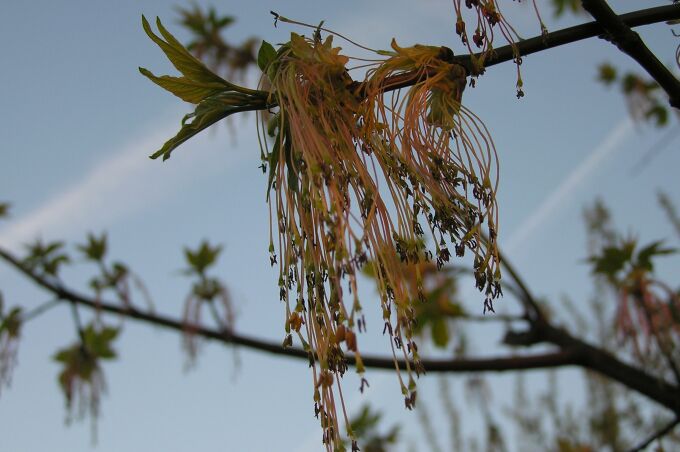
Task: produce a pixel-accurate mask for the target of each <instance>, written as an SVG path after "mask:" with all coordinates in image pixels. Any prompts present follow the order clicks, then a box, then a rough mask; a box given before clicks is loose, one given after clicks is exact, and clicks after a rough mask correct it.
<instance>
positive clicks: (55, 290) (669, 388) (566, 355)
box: [0, 248, 680, 414]
mask: <svg viewBox="0 0 680 452" xmlns="http://www.w3.org/2000/svg"><path fill="white" fill-rule="evenodd" d="M0 258H1V259H3V260H4V261H6V262H7V263H8V264H10V265H11V266H12V267H14V268H15V269H17V270H18V271H20V272H21V273H23V274H24V275H26V276H27V277H28V278H29V279H30V280H32V281H33V282H35V283H36V284H37V285H38V286H40V287H42V288H44V289H46V290H47V291H49V292H51V293H52V294H54V295H55V296H56V297H57V298H58V299H61V300H64V301H66V302H70V303H74V304H78V305H81V306H85V307H88V308H91V309H95V310H99V311H102V312H108V313H112V314H118V315H121V316H123V317H127V318H131V319H136V320H140V321H144V322H146V323H148V324H151V325H156V326H161V327H165V328H168V329H172V330H175V331H187V330H191V331H192V333H194V334H197V335H199V336H201V337H204V338H206V339H212V340H216V341H219V342H222V343H224V344H233V345H240V346H243V347H247V348H250V349H253V350H258V351H263V352H267V353H271V354H275V355H281V356H286V357H294V358H302V359H305V360H308V359H309V358H310V357H309V354H308V353H307V352H306V351H304V350H302V349H300V348H295V347H289V348H284V347H282V346H281V345H279V344H277V343H274V342H269V341H266V340H262V339H259V338H255V337H250V336H246V335H241V334H237V333H235V332H233V331H226V330H223V331H218V330H214V329H210V328H206V327H203V326H201V325H187V324H186V323H184V322H181V321H178V320H175V319H172V318H170V317H166V316H162V315H159V314H155V313H149V312H144V311H140V310H137V309H135V308H132V307H125V306H120V305H117V304H114V303H110V302H102V301H99V300H94V299H92V298H89V297H87V296H83V295H80V294H78V293H76V292H74V291H72V290H70V289H67V288H65V287H64V286H63V285H62V284H61V283H59V282H57V281H51V280H48V279H47V278H45V277H43V276H41V275H38V274H36V273H35V272H34V271H32V270H31V269H29V268H27V267H26V266H24V265H23V263H22V262H21V261H20V260H19V259H17V258H16V257H14V256H13V255H12V254H11V253H9V252H8V251H6V250H4V249H2V248H0ZM534 328H536V331H535V336H533V338H534V339H533V342H531V343H532V344H534V343H540V342H547V343H552V344H554V345H557V346H558V347H559V350H558V351H554V352H548V353H542V354H535V355H528V356H527V355H524V356H509V357H495V358H479V359H474V358H473V359H449V360H423V365H424V367H425V369H426V370H427V371H429V372H449V373H455V372H490V371H493V372H503V371H514V370H528V369H543V368H551V367H562V366H570V365H573V366H581V367H584V368H587V369H591V370H593V371H596V372H598V373H600V374H602V375H605V376H607V377H609V378H610V379H612V380H614V381H618V382H619V383H621V384H623V385H625V386H627V387H628V388H630V389H633V390H635V391H637V392H639V393H641V394H644V395H646V396H647V397H649V398H650V399H652V400H654V401H656V402H658V403H659V404H660V405H662V406H665V407H666V408H668V409H670V410H672V411H673V412H675V413H676V414H680V388H678V387H676V386H674V385H672V384H670V383H668V382H666V381H664V380H662V379H659V378H656V377H654V376H652V375H649V374H647V373H646V372H644V371H643V370H641V369H638V368H636V367H634V366H632V365H629V364H626V363H624V362H622V361H619V360H618V359H617V358H616V357H614V356H613V355H611V354H610V353H608V352H606V351H604V350H601V349H599V348H597V347H594V346H592V345H590V344H588V343H586V342H584V341H581V340H580V339H577V338H574V337H573V336H571V335H569V334H568V333H567V332H566V331H564V330H561V329H558V328H555V327H553V326H551V325H550V324H549V323H547V322H540V323H536V324H534ZM527 345H531V344H527ZM347 360H348V363H349V364H350V365H353V364H355V359H354V357H353V356H348V357H347ZM362 361H363V363H364V365H365V366H366V367H372V368H375V369H394V366H395V364H394V361H393V360H392V358H386V357H379V356H368V355H366V356H363V355H362ZM397 364H398V365H399V367H400V368H403V367H405V366H406V363H405V362H403V361H398V362H397Z"/></svg>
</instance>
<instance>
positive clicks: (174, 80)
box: [139, 67, 225, 104]
mask: <svg viewBox="0 0 680 452" xmlns="http://www.w3.org/2000/svg"><path fill="white" fill-rule="evenodd" d="M139 72H140V73H141V74H142V75H144V76H146V77H148V78H149V79H150V80H151V81H152V82H154V83H155V84H157V85H158V86H160V87H161V88H164V89H166V90H168V91H170V92H171V93H172V94H174V95H175V96H177V97H179V98H180V99H182V100H184V101H186V102H191V103H192V104H197V103H199V102H200V101H202V100H203V99H205V98H206V97H209V96H213V95H215V94H218V93H220V92H222V91H224V90H225V86H224V85H223V84H222V83H215V82H211V83H201V82H197V81H194V80H191V79H189V78H187V77H172V76H170V75H164V76H161V77H157V76H155V75H153V74H152V73H151V71H149V70H147V69H144V68H143V67H140V68H139Z"/></svg>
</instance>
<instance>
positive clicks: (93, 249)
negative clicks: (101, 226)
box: [77, 233, 107, 262]
mask: <svg viewBox="0 0 680 452" xmlns="http://www.w3.org/2000/svg"><path fill="white" fill-rule="evenodd" d="M77 248H78V250H79V251H80V252H82V253H83V254H84V255H85V257H86V258H87V259H89V260H92V261H96V262H98V261H101V260H102V259H104V256H105V255H106V248H107V245H106V233H102V235H101V237H99V238H97V237H96V236H95V235H94V234H88V235H87V243H86V244H84V245H77Z"/></svg>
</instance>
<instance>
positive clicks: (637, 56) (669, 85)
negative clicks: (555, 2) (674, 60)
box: [582, 0, 680, 108]
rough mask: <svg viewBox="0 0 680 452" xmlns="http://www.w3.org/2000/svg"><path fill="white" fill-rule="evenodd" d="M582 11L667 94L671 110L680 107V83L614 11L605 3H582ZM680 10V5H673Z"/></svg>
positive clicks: (596, 0) (599, 0)
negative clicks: (600, 26)
mask: <svg viewBox="0 0 680 452" xmlns="http://www.w3.org/2000/svg"><path fill="white" fill-rule="evenodd" d="M582 4H583V8H584V9H585V10H586V11H588V12H589V13H590V15H591V16H593V18H594V19H595V20H596V21H597V22H598V23H599V24H601V25H602V28H604V29H605V30H606V32H607V34H606V38H607V40H611V42H612V43H614V44H616V46H617V47H618V48H619V50H621V51H622V52H624V53H625V54H627V55H628V56H630V57H631V58H633V59H634V60H635V61H637V62H638V64H639V65H640V66H642V67H643V68H644V69H645V70H646V71H647V73H648V74H649V75H650V76H651V77H652V78H653V79H654V80H656V82H657V83H658V84H659V86H661V88H663V90H664V91H666V94H668V97H669V99H670V104H671V106H672V107H675V108H680V81H679V80H678V79H677V78H675V76H674V75H673V74H672V73H671V71H669V70H668V68H667V67H666V66H664V65H663V63H661V61H659V59H658V58H657V57H656V55H654V53H653V52H652V51H651V50H649V48H648V47H647V46H646V45H645V43H644V42H643V41H642V38H640V35H639V34H637V33H636V32H634V31H633V30H631V29H630V27H629V26H628V25H627V24H626V23H625V22H624V21H622V20H621V18H620V17H619V16H617V15H616V13H615V12H614V11H613V10H612V9H611V7H610V6H609V5H608V4H607V2H606V1H605V0H582ZM670 7H671V8H675V9H676V10H677V11H680V5H671V6H670Z"/></svg>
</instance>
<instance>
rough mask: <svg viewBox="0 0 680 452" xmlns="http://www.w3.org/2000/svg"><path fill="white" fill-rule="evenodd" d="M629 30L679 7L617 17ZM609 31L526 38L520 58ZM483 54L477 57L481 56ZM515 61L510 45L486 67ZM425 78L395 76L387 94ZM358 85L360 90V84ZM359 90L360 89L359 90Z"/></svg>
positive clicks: (588, 26)
mask: <svg viewBox="0 0 680 452" xmlns="http://www.w3.org/2000/svg"><path fill="white" fill-rule="evenodd" d="M616 18H617V19H618V20H620V21H621V22H622V23H623V24H624V25H625V26H627V27H639V26H642V25H649V24H654V23H658V22H665V21H669V20H674V19H680V5H669V6H659V7H656V8H649V9H645V10H640V11H634V12H631V13H627V14H622V15H620V16H616ZM605 32H606V29H605V28H604V27H603V26H602V24H600V23H599V22H597V21H594V22H589V23H585V24H581V25H576V26H573V27H568V28H564V29H562V30H557V31H554V32H551V33H548V34H547V35H541V36H535V37H533V38H530V39H525V40H523V41H520V42H518V43H517V45H516V48H517V50H518V52H519V55H520V56H522V57H524V56H527V55H530V54H532V53H537V52H541V51H543V50H548V49H552V48H555V47H559V46H562V45H565V44H571V43H573V42H577V41H582V40H584V39H589V38H593V37H596V36H599V35H602V34H604V33H605ZM479 56H480V55H476V57H479ZM514 58H515V49H513V47H512V46H510V45H507V46H503V47H499V48H498V49H495V51H494V53H493V54H492V55H489V57H487V60H486V63H485V66H486V67H490V66H494V65H496V64H500V63H505V62H508V61H512V60H513V59H514ZM452 62H455V63H458V64H461V65H462V66H464V67H465V68H466V69H467V70H468V72H469V73H472V72H473V67H474V66H473V64H472V58H471V57H470V55H460V56H454V57H453V60H452ZM421 76H422V75H419V74H417V73H416V72H405V73H403V74H399V75H395V76H393V77H390V78H388V79H387V81H386V83H385V90H386V91H393V90H397V89H401V88H405V87H407V86H411V85H414V84H415V83H417V82H418V81H419V80H420V77H421ZM356 83H357V87H359V85H360V83H359V82H356ZM359 89H360V88H359Z"/></svg>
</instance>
